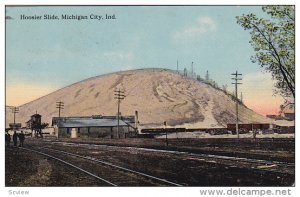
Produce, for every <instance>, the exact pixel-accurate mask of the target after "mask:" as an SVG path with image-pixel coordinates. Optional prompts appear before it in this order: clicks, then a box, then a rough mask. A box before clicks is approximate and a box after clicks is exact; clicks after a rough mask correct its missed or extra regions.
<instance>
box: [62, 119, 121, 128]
mask: <svg viewBox="0 0 300 197" xmlns="http://www.w3.org/2000/svg"><path fill="white" fill-rule="evenodd" d="M117 125H118V120H117V119H103V118H102V119H94V118H70V117H69V118H61V119H60V120H59V121H58V122H57V126H58V127H64V128H80V127H116V126H117ZM119 126H127V124H126V123H125V122H124V121H122V120H120V121H119Z"/></svg>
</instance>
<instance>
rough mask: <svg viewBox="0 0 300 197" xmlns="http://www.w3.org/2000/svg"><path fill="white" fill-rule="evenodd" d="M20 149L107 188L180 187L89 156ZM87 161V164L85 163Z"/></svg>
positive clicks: (56, 151) (55, 151)
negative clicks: (93, 180) (51, 161)
mask: <svg viewBox="0 0 300 197" xmlns="http://www.w3.org/2000/svg"><path fill="white" fill-rule="evenodd" d="M20 148H21V149H23V150H27V151H31V152H34V153H37V154H40V155H44V156H46V157H49V158H51V159H54V160H56V161H59V162H61V163H64V164H65V165H67V166H70V167H73V168H75V169H77V170H79V171H81V172H83V173H85V174H87V175H89V176H92V177H94V178H96V179H98V180H100V181H102V182H104V183H105V184H107V185H109V186H157V185H159V186H182V185H180V184H178V183H175V182H172V181H168V180H166V179H162V178H159V177H155V176H152V175H149V174H146V173H143V172H139V171H136V170H132V169H128V168H125V167H122V166H119V165H115V164H113V163H110V162H106V161H103V160H99V159H96V158H93V157H89V156H83V155H79V154H74V153H70V152H66V151H61V150H57V149H51V148H46V147H44V148H40V149H39V150H36V149H33V147H31V148H30V149H29V148H24V147H20ZM41 149H42V150H46V151H48V153H47V152H44V151H41ZM49 152H50V153H49ZM55 154H59V156H55ZM62 154H63V155H64V157H63V159H62V158H61V157H62ZM66 157H69V160H71V162H70V161H66ZM82 161H84V162H82ZM87 161H88V163H86V162H87ZM75 163H77V165H75ZM87 168H88V169H89V170H87ZM103 177H108V178H103ZM108 179H109V180H108Z"/></svg>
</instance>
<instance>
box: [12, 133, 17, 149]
mask: <svg viewBox="0 0 300 197" xmlns="http://www.w3.org/2000/svg"><path fill="white" fill-rule="evenodd" d="M13 142H14V146H17V145H18V134H17V132H16V131H14V134H13Z"/></svg>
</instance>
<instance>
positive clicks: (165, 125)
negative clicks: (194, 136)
mask: <svg viewBox="0 0 300 197" xmlns="http://www.w3.org/2000/svg"><path fill="white" fill-rule="evenodd" d="M166 127H167V122H166V121H164V130H165V132H166V145H167V146H168V145H169V143H168V131H167V129H166Z"/></svg>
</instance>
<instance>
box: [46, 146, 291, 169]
mask: <svg viewBox="0 0 300 197" xmlns="http://www.w3.org/2000/svg"><path fill="white" fill-rule="evenodd" d="M50 143H54V144H63V145H66V146H73V145H76V146H91V147H105V148H110V149H111V148H115V149H120V148H121V149H136V150H141V151H148V152H161V153H170V154H177V155H188V156H195V157H203V158H211V159H222V160H230V161H238V162H246V163H253V164H258V165H273V164H275V165H279V166H282V167H295V164H294V163H289V162H281V161H269V160H263V159H253V158H246V157H233V156H224V155H215V154H204V153H191V152H187V151H175V150H165V149H155V148H142V147H134V146H113V145H102V144H88V143H70V142H68V143H66V142H50ZM264 170H267V169H264Z"/></svg>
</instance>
